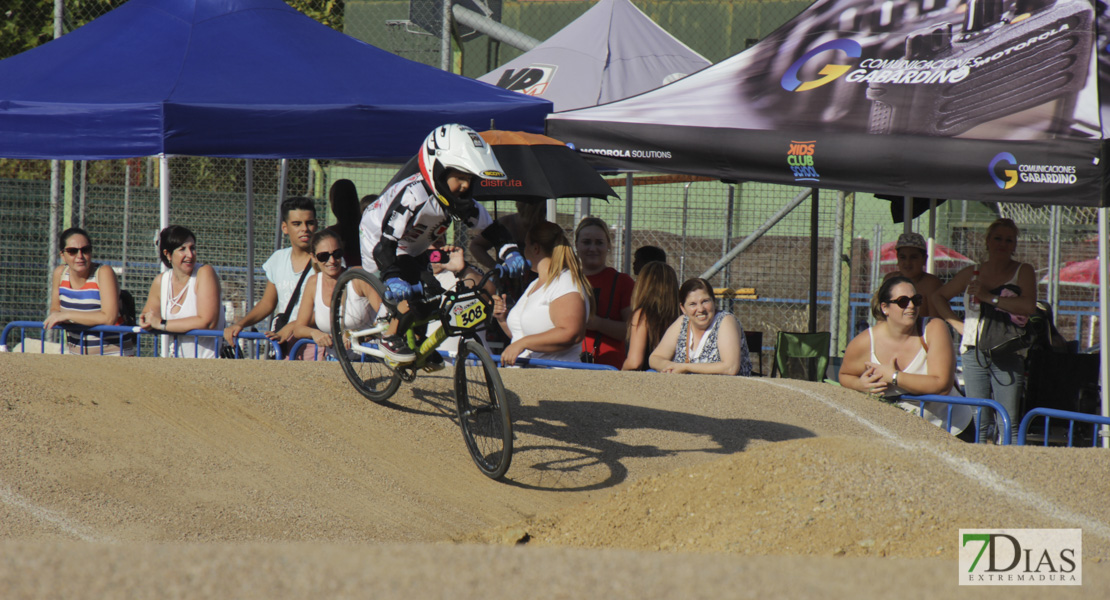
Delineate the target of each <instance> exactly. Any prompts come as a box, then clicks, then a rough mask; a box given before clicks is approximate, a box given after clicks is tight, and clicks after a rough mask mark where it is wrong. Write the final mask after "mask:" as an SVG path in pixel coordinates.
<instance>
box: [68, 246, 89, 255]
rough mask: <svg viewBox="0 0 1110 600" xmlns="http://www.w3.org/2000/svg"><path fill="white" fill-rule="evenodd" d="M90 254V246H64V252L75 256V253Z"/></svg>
mask: <svg viewBox="0 0 1110 600" xmlns="http://www.w3.org/2000/svg"><path fill="white" fill-rule="evenodd" d="M78 252H80V253H81V254H90V255H91V254H92V246H81V247H80V248H66V249H65V253H66V254H68V255H70V256H77V253H78Z"/></svg>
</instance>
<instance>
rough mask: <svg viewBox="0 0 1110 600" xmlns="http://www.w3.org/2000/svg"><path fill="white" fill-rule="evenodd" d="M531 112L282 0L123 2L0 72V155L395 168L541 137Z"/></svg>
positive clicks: (537, 103)
mask: <svg viewBox="0 0 1110 600" xmlns="http://www.w3.org/2000/svg"><path fill="white" fill-rule="evenodd" d="M551 110H552V105H551V103H550V102H548V101H546V100H541V99H537V98H530V97H527V96H523V95H522V94H517V93H514V92H510V91H508V90H503V89H501V88H498V87H496V86H493V85H488V84H484V83H480V82H478V81H474V80H472V79H467V78H465V77H460V76H458V75H453V74H451V73H447V72H444V71H440V70H438V69H435V68H433V67H429V66H427V65H423V64H419V63H415V62H412V61H409V60H406V59H404V58H401V57H398V56H395V55H393V54H390V53H388V52H386V51H384V50H381V49H378V48H375V47H373V46H371V45H369V44H366V43H364V42H361V41H359V40H356V39H354V38H352V37H350V36H348V35H345V34H343V33H340V32H337V31H335V30H332V29H330V28H328V27H326V26H324V25H321V24H319V23H317V22H316V21H313V20H312V19H310V18H308V17H306V16H304V15H302V14H301V13H299V12H297V11H296V10H294V9H293V8H291V7H289V6H288V5H287V4H285V3H284V2H282V1H281V0H131V2H128V3H127V4H125V5H123V6H121V7H120V8H118V9H116V10H114V11H112V12H110V13H108V14H107V15H105V16H103V17H101V18H99V19H97V20H96V21H93V22H92V23H89V24H88V25H86V26H84V27H82V28H80V29H78V30H76V31H74V32H72V33H70V34H67V35H65V36H62V37H61V38H58V39H57V40H54V41H52V42H49V43H47V44H44V45H43V46H41V47H39V48H35V49H34V50H29V51H27V52H24V53H22V54H19V55H17V56H13V57H11V58H8V59H5V60H3V61H0V132H2V133H3V135H0V156H3V157H6V158H36V159H70V160H93V159H113V158H128V157H134V156H153V155H156V154H184V155H193V156H224V157H237V158H317V159H347V160H366V161H380V162H398V163H400V162H404V161H405V160H407V159H408V157H410V156H412V153H413V152H414V151H415V149H416V148H418V147H419V145H420V142H421V141H422V140H423V138H424V136H426V135H427V133H428V132H429V131H431V130H432V128H434V127H435V126H437V125H440V124H442V123H445V122H458V123H465V124H467V125H470V126H472V127H474V128H475V129H479V130H481V129H486V128H488V126H489V122H490V119H491V118H496V120H497V125H498V127H501V128H505V129H517V130H523V131H531V132H534V133H542V131H543V118H544V116H545V115H546V114H548V113H549V112H551Z"/></svg>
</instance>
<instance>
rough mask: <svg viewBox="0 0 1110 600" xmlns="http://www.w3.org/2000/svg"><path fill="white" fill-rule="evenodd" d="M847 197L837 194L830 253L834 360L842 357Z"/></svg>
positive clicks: (830, 324) (831, 346) (830, 350)
mask: <svg viewBox="0 0 1110 600" xmlns="http://www.w3.org/2000/svg"><path fill="white" fill-rule="evenodd" d="M845 195H846V194H845V193H844V192H842V191H841V192H837V193H836V226H835V227H834V228H833V244H832V252H830V253H829V254H830V255H831V256H832V264H830V265H829V266H830V267H831V268H832V271H830V275H831V276H832V283H831V285H829V292H830V293H829V300H830V302H829V339H830V340H831V345H830V347H829V354H830V356H831V357H833V358H835V357H837V356H840V308H841V306H840V297H841V293H842V291H843V290H841V289H840V285H841V284H840V264H841V260H842V259H843V256H844V255H843V253H842V251H841V247H842V246H843V245H844V197H845ZM848 237H849V238H851V236H848Z"/></svg>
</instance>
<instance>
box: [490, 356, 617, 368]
mask: <svg viewBox="0 0 1110 600" xmlns="http://www.w3.org/2000/svg"><path fill="white" fill-rule="evenodd" d="M493 360H495V361H497V366H499V367H504V366H505V365H503V364H501V355H500V354H495V355H494V356H493ZM516 366H518V367H525V368H528V367H533V368H534V367H542V368H545V369H578V370H580V371H619V370H620V369H618V368H616V367H614V366H613V365H599V364H597V363H581V362H566V361H562V360H547V359H546V358H527V357H517V359H516Z"/></svg>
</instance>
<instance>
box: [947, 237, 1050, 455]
mask: <svg viewBox="0 0 1110 600" xmlns="http://www.w3.org/2000/svg"><path fill="white" fill-rule="evenodd" d="M1017 239H1018V228H1017V225H1015V224H1014V222H1013V221H1011V220H1010V219H997V220H995V221H994V222H993V223H991V224H990V226H989V227H987V235H986V240H985V242H986V250H987V260H986V261H985V262H983V263H980V264H978V265H972V266H970V267H966V268H964V269H963V270H961V271H960V272H959V273H956V275H955V277H953V278H952V279H951V280H950V281H949V282H948V283H946V284H944V285H942V286H941V287H940V289H938V290H937V291H935V292H933V297H932V303H933V308H934V310H936V312H937V314H938V316H939V317H941V318H943V319H944V320H945V321H947V322H948V324H949V325H951V326H952V328H953V329H955V330H956V332H957V333H959V334H960V336H961V337H960V357H961V362H962V363H963V368H964V391H965V392H966V393H967V396H968V397H970V398H991V399H993V400H995V401H996V402H998V403H999V404H1001V405H1002V408H1005V409H1006V411H1007V412H1009V413H1010V417H1011V419H1012V422H1011V423H1010V428H1011V436H1012V437H1011V438H1010V439H1012V440H1016V439H1017V430H1018V425H1019V424H1020V423H1019V420H1018V418H1017V415H1018V414H1019V413H1018V409H1019V408H1020V406H1021V394H1022V390H1023V389H1024V388H1025V357H1024V355H1023V354H1019V353H1013V354H1009V355H1006V356H998V355H995V356H994V357H991V358H989V357H987V356H985V355H984V354H982V353H981V352H979V351H978V349H977V348H976V347H975V345H976V340H977V339H978V337H979V332H980V330H981V329H982V324H981V322H980V320H979V315H980V312H979V305H980V304H982V303H985V304H990V305H992V306H993V307H994V308H997V309H1000V310H1003V311H1005V312H1008V313H1010V314H1014V315H1022V316H1029V315H1032V314H1033V312H1034V311H1036V308H1037V279H1036V275H1035V274H1034V272H1033V267H1032V265H1029V264H1026V263H1023V262H1018V261H1016V260H1014V259H1013V255H1014V251H1015V250H1016V249H1017ZM1004 290H1007V291H1005V293H1004ZM960 293H962V294H963V296H964V318H963V319H962V320H961V319H960V318H958V317H957V316H956V313H954V312H952V307H951V306H949V304H948V301H949V300H951V299H952V297H953V296H955V295H956V294H960ZM993 429H995V427H994V412H993V411H984V412H983V418H982V419H980V420H979V441H980V442H984V443H985V442H986V441H987V440H988V439H992V440H993V439H994V436H993V435H990V434H991V430H993Z"/></svg>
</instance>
